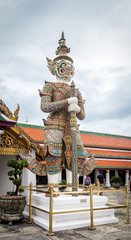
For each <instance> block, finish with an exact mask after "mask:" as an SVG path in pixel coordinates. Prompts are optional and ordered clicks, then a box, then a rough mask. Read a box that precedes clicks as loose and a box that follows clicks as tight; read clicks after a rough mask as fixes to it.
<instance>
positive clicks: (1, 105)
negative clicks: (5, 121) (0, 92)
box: [0, 100, 20, 121]
mask: <svg viewBox="0 0 131 240" xmlns="http://www.w3.org/2000/svg"><path fill="white" fill-rule="evenodd" d="M19 110H20V106H19V104H17V109H16V110H15V111H14V116H13V113H12V112H11V111H10V110H9V108H8V107H7V106H6V104H5V103H4V102H3V101H2V100H0V111H1V112H3V113H4V114H5V116H6V117H8V118H9V119H11V120H13V121H17V120H18V114H19Z"/></svg>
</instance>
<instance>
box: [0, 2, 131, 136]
mask: <svg viewBox="0 0 131 240" xmlns="http://www.w3.org/2000/svg"><path fill="white" fill-rule="evenodd" d="M130 9H131V2H130V0H125V1H123V0H119V1H114V0H110V1H104V0H100V1H97V0H92V1H90V0H82V1H76V0H67V1H66V3H65V1H64V0H49V1H48V0H37V1H36V0H28V1H24V0H20V1H17V0H12V1H10V0H4V1H1V2H0V34H1V38H0V96H1V99H2V100H3V101H4V102H5V104H6V105H7V106H8V107H9V108H10V110H11V111H14V110H15V108H16V105H17V103H19V104H20V114H19V121H24V122H25V120H26V118H27V117H28V120H29V123H32V124H39V123H41V124H43V123H42V118H46V117H47V115H48V114H44V113H42V112H41V110H40V97H39V95H38V89H39V88H40V89H42V87H43V85H44V81H45V80H47V81H55V78H54V76H52V75H51V73H50V72H49V71H48V68H47V63H46V56H47V57H49V58H51V59H54V57H55V51H56V49H57V46H58V40H59V39H60V37H61V32H62V31H64V32H65V38H66V43H67V46H68V47H71V52H70V54H69V55H70V56H71V57H72V58H73V60H74V66H75V75H74V81H75V84H76V87H77V88H79V89H80V91H81V92H82V95H83V98H85V99H86V103H85V110H86V118H85V120H84V121H80V124H81V126H80V128H83V129H88V131H90V130H91V131H96V132H109V133H117V134H122V135H124V134H125V135H131V126H130V118H131V112H130V109H131V106H130V102H131V97H130V96H131V95H130V89H131V83H130V82H131V81H130V77H131V70H130V69H131V46H130V42H131V32H130V26H131V17H130Z"/></svg>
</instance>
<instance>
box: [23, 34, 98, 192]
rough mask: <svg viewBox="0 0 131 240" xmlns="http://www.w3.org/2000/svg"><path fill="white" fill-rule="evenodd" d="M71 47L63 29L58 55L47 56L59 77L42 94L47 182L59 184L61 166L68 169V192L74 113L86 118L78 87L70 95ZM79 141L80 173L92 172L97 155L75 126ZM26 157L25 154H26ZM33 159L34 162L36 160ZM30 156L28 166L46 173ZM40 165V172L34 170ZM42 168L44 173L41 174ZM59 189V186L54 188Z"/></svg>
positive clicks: (70, 183) (46, 85) (53, 72)
mask: <svg viewBox="0 0 131 240" xmlns="http://www.w3.org/2000/svg"><path fill="white" fill-rule="evenodd" d="M69 52H70V49H69V48H67V46H66V45H65V38H64V33H63V32H62V36H61V39H60V40H59V47H58V48H57V51H56V55H57V57H56V58H55V59H54V60H53V61H52V60H51V59H49V58H47V62H48V68H49V70H50V72H51V73H52V74H53V75H55V76H56V79H57V82H45V85H44V87H43V89H42V91H40V90H39V94H40V97H41V110H42V111H43V112H46V113H50V114H49V116H48V118H47V120H45V121H44V157H45V161H46V171H47V175H48V184H49V185H51V184H53V185H54V187H55V185H58V183H59V176H60V171H61V166H62V165H64V166H65V168H66V182H67V188H66V190H67V191H70V190H71V185H72V148H71V142H72V138H71V128H70V120H71V112H72V111H73V112H75V113H76V117H77V118H78V119H79V120H83V119H84V118H85V110H84V100H83V99H82V95H81V93H80V91H79V90H78V89H75V97H71V86H70V85H69V82H70V80H71V78H72V77H73V75H74V67H73V60H72V59H71V58H70V57H69V56H67V54H68V53H69ZM76 141H77V156H76V157H77V172H78V174H90V173H91V172H92V170H93V169H94V168H95V167H96V162H95V160H94V157H91V158H88V156H89V153H87V152H86V151H85V150H84V147H83V144H82V141H81V137H80V133H79V130H78V127H77V129H76ZM24 157H25V156H24ZM33 161H34V162H33ZM33 161H32V160H31V159H30V161H29V162H30V164H29V166H30V167H29V169H30V170H31V171H32V169H33V172H34V173H36V174H39V173H40V174H39V175H42V174H43V175H44V174H45V171H44V167H43V165H41V164H40V162H39V163H38V162H37V161H36V160H33ZM35 167H37V171H36V170H35ZM42 171H43V173H42ZM54 189H55V191H57V190H58V188H57V186H56V187H55V188H54Z"/></svg>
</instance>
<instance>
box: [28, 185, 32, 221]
mask: <svg viewBox="0 0 131 240" xmlns="http://www.w3.org/2000/svg"><path fill="white" fill-rule="evenodd" d="M32 186H33V184H32V182H31V183H30V203H29V221H30V223H32Z"/></svg>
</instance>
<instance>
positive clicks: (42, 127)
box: [17, 122, 44, 129]
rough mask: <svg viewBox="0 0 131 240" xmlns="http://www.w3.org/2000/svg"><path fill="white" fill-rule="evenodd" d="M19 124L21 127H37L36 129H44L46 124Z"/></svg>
mask: <svg viewBox="0 0 131 240" xmlns="http://www.w3.org/2000/svg"><path fill="white" fill-rule="evenodd" d="M17 125H18V126H19V127H27V128H36V129H44V126H40V125H33V124H27V123H18V122H17Z"/></svg>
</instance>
